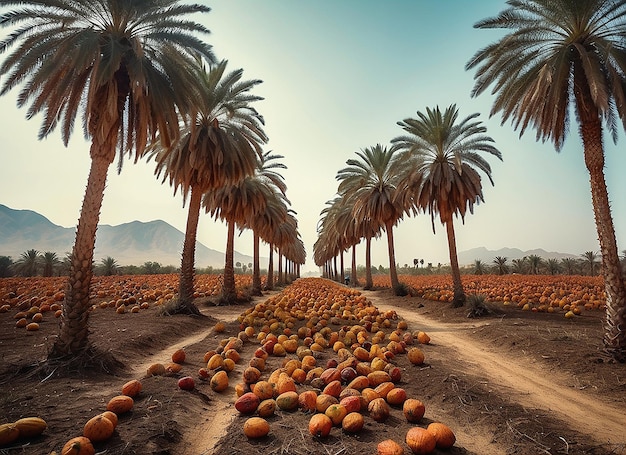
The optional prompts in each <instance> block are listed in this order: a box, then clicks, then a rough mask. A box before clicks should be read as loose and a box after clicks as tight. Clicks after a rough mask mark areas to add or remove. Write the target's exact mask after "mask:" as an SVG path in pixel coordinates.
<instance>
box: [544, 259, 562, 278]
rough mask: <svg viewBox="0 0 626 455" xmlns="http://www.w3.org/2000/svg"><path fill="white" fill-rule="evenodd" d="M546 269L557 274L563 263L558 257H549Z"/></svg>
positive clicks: (552, 273) (551, 273)
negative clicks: (560, 262)
mask: <svg viewBox="0 0 626 455" xmlns="http://www.w3.org/2000/svg"><path fill="white" fill-rule="evenodd" d="M546 269H547V270H548V273H549V274H550V275H556V274H558V273H559V272H560V271H561V265H560V264H559V260H558V259H556V258H549V259H548V260H547V261H546Z"/></svg>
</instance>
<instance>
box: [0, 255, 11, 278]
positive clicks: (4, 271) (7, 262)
mask: <svg viewBox="0 0 626 455" xmlns="http://www.w3.org/2000/svg"><path fill="white" fill-rule="evenodd" d="M12 268H13V259H11V256H0V278H8V277H10V276H11V274H12V272H11V269H12Z"/></svg>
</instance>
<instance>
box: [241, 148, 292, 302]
mask: <svg viewBox="0 0 626 455" xmlns="http://www.w3.org/2000/svg"><path fill="white" fill-rule="evenodd" d="M282 158H284V157H283V156H282V155H273V154H272V151H271V150H270V151H267V152H264V153H262V154H261V157H260V159H259V161H258V163H257V169H256V172H255V174H254V178H255V182H256V183H255V184H256V185H257V189H258V191H259V192H260V193H261V194H262V196H263V198H264V199H265V205H264V207H263V209H262V210H255V212H256V213H255V215H254V216H253V217H251V218H249V219H248V222H247V223H246V224H247V227H250V228H251V229H252V235H253V242H254V244H253V250H254V251H253V264H252V269H253V270H252V294H253V295H262V292H261V268H260V264H259V255H260V253H259V243H260V239H261V237H263V238H264V239H271V233H269V232H268V231H269V230H270V229H275V227H276V224H277V223H279V222H281V221H283V220H284V219H285V217H286V216H287V209H286V205H285V204H289V200H287V198H286V194H285V193H286V191H287V185H286V184H285V180H284V178H283V176H282V175H281V174H280V173H278V172H277V171H276V169H287V166H285V165H284V164H283V163H281V162H278V161H277V160H280V159H282ZM268 243H269V242H268Z"/></svg>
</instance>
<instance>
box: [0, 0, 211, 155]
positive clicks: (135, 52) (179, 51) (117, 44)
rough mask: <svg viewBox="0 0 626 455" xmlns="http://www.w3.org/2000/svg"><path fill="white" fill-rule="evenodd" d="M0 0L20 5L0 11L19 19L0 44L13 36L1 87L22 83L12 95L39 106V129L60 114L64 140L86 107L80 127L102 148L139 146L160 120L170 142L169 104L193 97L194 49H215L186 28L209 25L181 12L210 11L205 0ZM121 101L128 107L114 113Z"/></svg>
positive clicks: (172, 111)
mask: <svg viewBox="0 0 626 455" xmlns="http://www.w3.org/2000/svg"><path fill="white" fill-rule="evenodd" d="M4 3H5V4H6V3H15V4H18V5H19V6H20V8H19V9H16V10H14V11H12V12H11V13H10V14H4V15H3V16H2V18H1V19H0V24H1V25H3V26H13V27H17V28H15V29H14V31H13V33H11V34H10V35H9V36H8V37H7V38H6V39H5V40H4V41H2V43H0V51H5V50H6V49H7V48H9V47H11V46H13V45H16V47H15V49H14V50H13V52H12V53H11V54H10V55H8V56H7V58H6V59H5V60H4V62H3V64H2V66H1V67H0V73H1V74H3V75H6V78H5V81H4V85H3V87H2V92H1V94H5V93H6V92H8V91H9V90H10V89H12V88H13V87H16V86H18V85H19V84H22V83H25V84H24V87H23V89H22V91H21V93H20V95H19V97H18V105H19V106H23V105H26V104H27V103H28V102H31V105H30V108H29V109H28V114H27V115H28V117H29V118H30V117H33V116H35V115H36V114H38V113H40V112H43V124H42V126H41V129H40V132H39V136H40V138H43V137H45V136H47V135H48V134H49V133H50V132H51V131H52V130H54V129H55V127H56V126H57V124H58V123H60V124H61V128H62V138H63V141H64V142H65V144H67V143H68V141H69V137H70V135H71V133H72V130H73V126H74V122H75V118H76V115H77V113H78V111H79V109H82V108H83V107H84V108H85V111H84V119H83V126H84V131H85V135H86V136H87V137H91V138H92V139H93V140H94V143H95V144H96V145H100V146H105V147H102V148H101V149H100V150H102V152H104V153H106V154H110V150H111V148H112V147H110V146H111V145H113V150H114V147H115V146H116V145H117V146H118V147H119V148H120V149H121V150H126V151H129V152H131V151H132V150H133V149H134V150H135V151H137V152H138V153H139V154H140V153H142V152H143V150H144V147H145V145H146V142H147V141H148V138H149V137H150V136H154V135H156V133H157V131H158V130H160V133H161V136H162V137H163V138H164V140H165V141H166V142H168V141H169V139H170V137H171V136H172V135H174V136H175V135H176V130H177V117H176V116H177V111H176V110H177V109H182V110H185V109H188V108H189V106H190V101H191V100H195V99H196V98H197V97H196V96H189V92H190V91H192V90H193V87H195V86H196V84H194V83H193V81H194V77H195V74H194V72H193V71H192V68H193V67H194V65H193V62H194V60H195V57H194V56H195V55H202V56H203V57H204V58H206V59H208V60H209V61H212V60H213V59H214V57H213V54H212V51H211V46H209V45H207V44H205V43H204V42H202V41H201V40H199V39H198V38H196V37H194V36H193V35H192V33H208V30H206V29H205V28H204V27H203V26H202V25H200V24H198V23H195V22H190V21H187V20H185V19H182V18H181V17H179V16H180V15H185V14H191V13H196V12H206V11H209V8H207V7H205V6H201V5H178V4H177V3H178V2H177V1H175V0H171V1H167V0H160V1H152V2H146V1H143V0H132V1H119V0H72V1H70V0H58V1H55V2H41V1H19V2H17V1H16V2H4ZM124 110H126V112H127V113H128V115H125V116H121V115H120V112H122V111H124ZM118 133H119V134H118ZM111 143H112V144H111ZM97 148H98V147H96V149H97ZM92 153H94V151H93V150H92ZM110 159H111V160H112V158H110Z"/></svg>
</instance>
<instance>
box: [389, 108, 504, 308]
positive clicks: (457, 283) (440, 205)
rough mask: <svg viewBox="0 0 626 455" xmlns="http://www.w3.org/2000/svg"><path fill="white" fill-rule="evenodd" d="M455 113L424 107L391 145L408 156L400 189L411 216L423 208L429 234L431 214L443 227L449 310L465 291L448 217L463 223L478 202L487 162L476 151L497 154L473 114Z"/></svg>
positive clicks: (462, 300) (459, 303) (404, 124)
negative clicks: (450, 299) (449, 279)
mask: <svg viewBox="0 0 626 455" xmlns="http://www.w3.org/2000/svg"><path fill="white" fill-rule="evenodd" d="M458 115H459V113H458V109H457V108H456V106H455V105H451V106H449V107H448V108H447V109H446V110H445V112H444V113H442V112H441V111H440V110H439V106H437V107H436V108H435V109H430V108H426V114H424V113H422V112H419V111H418V112H417V117H418V118H416V119H413V118H408V119H405V120H404V121H402V122H398V125H400V126H401V127H402V129H404V130H405V131H406V132H407V133H408V135H405V136H399V137H396V138H395V139H393V140H392V143H393V144H395V146H396V147H397V148H398V149H399V150H402V151H404V152H405V153H406V154H407V155H408V159H407V160H403V161H405V162H408V163H412V164H413V166H407V167H406V170H405V174H406V176H405V180H406V182H407V183H406V188H407V190H406V191H403V192H402V194H404V197H406V198H410V202H411V205H412V207H413V210H414V213H417V211H418V210H423V211H424V212H428V213H430V215H431V219H432V227H433V232H434V231H435V213H438V214H439V219H440V220H441V223H442V224H444V225H445V226H446V232H447V237H448V248H449V252H450V269H451V272H452V273H451V274H452V281H453V286H454V297H453V302H452V304H453V306H455V307H459V306H462V305H463V304H464V303H465V291H464V290H463V284H462V283H461V272H460V270H459V261H458V258H457V250H456V237H455V233H454V223H453V217H454V216H455V215H456V216H460V217H461V220H464V219H465V214H466V212H467V210H469V211H470V213H472V212H473V210H474V204H475V203H476V204H478V203H479V202H481V201H484V199H483V189H482V183H481V177H480V174H479V173H478V171H482V172H483V173H485V175H486V176H487V177H488V178H489V181H490V182H491V184H492V185H493V179H492V178H491V167H490V166H489V163H488V162H487V161H486V160H485V159H484V158H483V157H482V156H480V154H479V153H478V152H485V153H489V154H491V155H493V156H495V157H496V158H498V159H500V160H501V159H502V154H501V153H500V151H499V150H498V149H496V148H495V147H494V146H493V142H494V141H493V139H492V138H490V137H489V136H486V135H485V133H486V132H487V128H486V127H484V126H482V125H481V123H480V122H479V121H474V119H475V118H476V117H478V115H479V114H472V115H470V116H468V117H466V118H465V119H463V120H461V121H460V122H458V123H457V118H458Z"/></svg>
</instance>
